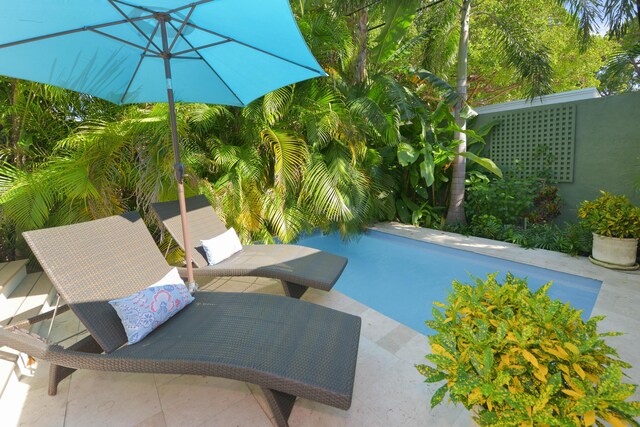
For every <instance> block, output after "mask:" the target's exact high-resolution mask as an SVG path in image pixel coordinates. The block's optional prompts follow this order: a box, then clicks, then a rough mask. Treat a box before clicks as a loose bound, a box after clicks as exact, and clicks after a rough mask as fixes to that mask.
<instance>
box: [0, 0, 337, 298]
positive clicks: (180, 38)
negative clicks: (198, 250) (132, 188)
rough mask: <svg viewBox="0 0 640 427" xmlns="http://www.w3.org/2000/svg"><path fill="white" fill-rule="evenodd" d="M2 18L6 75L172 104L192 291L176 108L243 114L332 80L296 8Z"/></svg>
mask: <svg viewBox="0 0 640 427" xmlns="http://www.w3.org/2000/svg"><path fill="white" fill-rule="evenodd" d="M2 6H3V13H2V14H0V28H2V31H0V74H2V75H5V76H10V77H16V78H21V79H26V80H32V81H36V82H41V83H47V84H51V85H55V86H60V87H63V88H66V89H71V90H75V91H78V92H83V93H86V94H89V95H92V96H96V97H99V98H103V99H106V100H108V101H111V102H113V103H116V104H132V103H141V102H168V103H169V113H170V122H171V136H172V140H173V150H174V157H175V160H176V165H175V170H176V180H177V182H178V200H179V202H180V203H179V204H180V213H181V216H182V232H183V237H184V244H185V259H186V260H187V272H188V274H187V275H188V278H187V279H188V283H189V285H190V288H191V289H195V288H196V286H195V284H194V280H193V270H192V264H191V244H190V242H189V233H188V224H187V221H186V205H185V201H184V184H183V176H184V166H183V165H182V163H181V162H180V151H179V149H178V131H177V126H176V117H175V107H174V102H175V101H176V100H177V101H183V102H203V103H210V104H225V105H235V106H244V105H247V104H248V103H249V102H251V101H253V100H254V99H256V98H258V97H260V96H262V95H264V94H265V93H267V92H270V91H272V90H275V89H277V88H279V87H282V86H285V85H288V84H291V83H295V82H298V81H301V80H306V79H309V78H313V77H319V76H324V75H326V74H325V72H324V71H323V70H322V68H321V67H320V65H318V63H317V61H316V60H315V58H314V57H313V55H312V54H311V52H310V51H309V48H308V47H307V45H306V44H305V42H304V39H303V38H302V35H301V34H300V31H299V29H298V27H297V25H296V22H295V19H294V17H293V14H292V12H291V7H290V5H289V2H288V0H201V1H196V2H184V1H180V0H164V1H160V0H156V1H148V0H136V1H135V2H134V3H131V2H126V1H121V0H58V1H52V0H18V1H13V2H8V3H7V4H3V5H2Z"/></svg>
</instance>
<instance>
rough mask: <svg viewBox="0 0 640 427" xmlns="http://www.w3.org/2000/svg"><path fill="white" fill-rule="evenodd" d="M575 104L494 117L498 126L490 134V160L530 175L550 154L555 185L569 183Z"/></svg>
mask: <svg viewBox="0 0 640 427" xmlns="http://www.w3.org/2000/svg"><path fill="white" fill-rule="evenodd" d="M575 115H576V108H575V105H559V106H552V107H546V108H543V109H530V110H519V111H509V112H503V113H499V114H497V115H496V116H495V118H496V119H498V120H499V125H497V126H496V127H494V128H493V130H492V132H491V144H490V147H491V150H490V151H491V159H492V160H493V161H494V162H496V163H497V164H498V166H500V167H503V168H508V169H510V170H518V168H516V164H517V163H518V162H522V164H523V165H524V167H523V168H522V173H521V175H523V176H530V175H533V174H535V173H536V172H538V171H541V170H543V169H544V167H545V166H546V165H548V164H549V163H547V161H546V160H545V159H544V157H545V156H544V155H541V153H542V152H546V153H547V155H550V157H551V159H552V161H551V170H552V172H553V176H554V178H555V179H556V181H557V182H573V156H574V152H575V122H576V120H575Z"/></svg>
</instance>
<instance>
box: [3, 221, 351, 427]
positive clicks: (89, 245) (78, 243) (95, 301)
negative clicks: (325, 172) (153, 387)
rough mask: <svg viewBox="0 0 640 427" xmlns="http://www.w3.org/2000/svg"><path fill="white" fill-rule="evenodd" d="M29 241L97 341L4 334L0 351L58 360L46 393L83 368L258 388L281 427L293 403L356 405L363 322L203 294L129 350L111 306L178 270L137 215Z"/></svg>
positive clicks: (258, 299) (318, 310) (285, 304)
mask: <svg viewBox="0 0 640 427" xmlns="http://www.w3.org/2000/svg"><path fill="white" fill-rule="evenodd" d="M24 237H25V239H26V240H27V242H28V243H29V246H30V247H31V249H32V250H33V252H34V254H35V255H36V257H37V259H38V261H39V262H40V264H41V265H42V266H43V268H44V270H45V272H46V273H47V275H48V276H49V278H50V279H51V281H52V282H53V284H54V285H55V287H56V288H57V290H58V292H59V293H60V295H61V296H62V298H63V299H64V300H65V301H66V303H67V304H68V306H69V307H70V309H71V310H73V312H74V313H75V314H76V315H77V316H78V318H79V319H80V321H81V322H82V323H83V324H84V325H85V327H86V328H87V330H88V332H89V333H90V335H89V336H87V337H86V338H84V339H82V340H81V341H79V342H78V343H76V344H74V345H72V346H70V347H69V348H62V347H61V346H59V345H55V344H46V343H45V342H43V341H41V340H39V339H37V338H34V337H33V336H32V335H30V334H28V333H27V332H25V331H24V330H23V329H18V328H15V327H14V328H12V327H8V328H7V329H2V328H0V346H3V345H7V346H9V347H12V348H14V349H16V350H18V351H22V352H25V353H28V354H29V355H31V356H33V357H35V358H36V359H38V358H39V359H42V360H46V361H49V362H51V371H50V381H49V394H52V395H53V394H55V393H56V391H57V384H58V383H59V382H60V381H61V380H63V379H64V378H66V377H67V376H69V375H70V374H71V373H72V372H73V371H75V370H76V369H93V370H103V371H118V372H149V373H173V374H192V375H210V376H216V377H224V378H230V379H235V380H239V381H245V382H250V383H254V384H256V385H258V386H260V387H262V390H263V391H264V394H265V395H266V397H267V400H268V402H269V404H270V406H271V409H272V411H273V414H274V416H275V419H276V420H277V423H278V425H281V426H286V425H287V424H288V421H287V420H288V417H289V414H290V412H291V410H292V408H293V404H294V402H295V400H296V397H302V398H306V399H310V400H314V401H317V402H320V403H324V404H327V405H330V406H334V407H336V408H340V409H348V408H349V407H350V405H351V397H352V392H353V380H354V375H355V366H356V359H357V352H358V342H359V335H360V318H358V317H356V316H352V315H349V314H346V313H342V312H339V311H336V310H332V309H329V308H326V307H321V306H318V305H315V304H311V303H308V302H305V301H299V300H295V299H291V298H285V297H281V296H275V295H264V294H251V293H249V294H242V293H224V292H197V293H196V294H195V295H194V296H195V301H194V302H193V303H191V304H190V305H188V306H187V307H185V308H184V309H183V310H182V311H181V312H179V313H178V314H176V315H175V316H174V317H173V318H171V319H170V320H169V321H167V322H166V323H165V324H163V325H161V326H160V327H158V328H157V329H156V330H155V331H153V332H152V333H151V334H149V335H148V336H147V337H146V338H144V339H143V340H142V341H141V342H140V343H138V344H134V345H124V344H125V343H126V341H127V337H126V335H125V332H124V328H123V327H122V324H121V323H120V319H119V318H118V317H117V315H116V312H115V310H113V308H112V307H111V306H110V305H109V304H108V302H107V301H109V300H111V299H114V298H120V297H124V296H127V295H130V294H132V293H134V292H137V291H139V290H141V289H143V288H145V287H147V286H148V285H150V284H152V283H154V282H155V281H157V280H159V279H160V278H161V277H163V276H164V275H165V274H166V273H167V272H168V271H169V270H170V268H171V267H170V266H169V265H168V264H167V263H166V261H165V260H164V258H163V256H162V254H161V253H160V251H159V250H158V248H157V247H156V245H155V243H154V241H153V238H152V237H151V235H150V234H149V232H148V230H147V228H146V227H145V225H144V223H143V221H142V220H141V219H140V216H139V215H138V214H137V213H128V214H124V215H120V216H114V217H109V218H104V219H100V220H96V221H91V222H86V223H81V224H75V225H70V226H64V227H57V228H51V229H45V230H37V231H31V232H27V233H24ZM38 317H39V318H43V317H46V316H38ZM36 320H39V319H36Z"/></svg>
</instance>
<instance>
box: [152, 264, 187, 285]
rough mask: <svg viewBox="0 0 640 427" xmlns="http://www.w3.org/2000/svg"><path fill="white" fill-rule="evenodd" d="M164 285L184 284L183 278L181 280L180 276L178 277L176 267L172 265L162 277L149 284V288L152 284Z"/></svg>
mask: <svg viewBox="0 0 640 427" xmlns="http://www.w3.org/2000/svg"><path fill="white" fill-rule="evenodd" d="M164 285H184V280H182V277H180V274H179V273H178V268H177V267H173V268H172V269H171V271H169V272H168V273H167V274H165V275H164V277H163V278H162V279H160V280H158V281H157V282H156V283H154V284H153V285H151V286H149V288H151V287H153V286H164Z"/></svg>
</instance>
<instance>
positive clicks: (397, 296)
mask: <svg viewBox="0 0 640 427" xmlns="http://www.w3.org/2000/svg"><path fill="white" fill-rule="evenodd" d="M298 244H301V245H304V246H310V247H313V248H317V249H321V250H324V251H328V252H332V253H335V254H338V255H342V256H345V257H347V258H349V263H348V264H347V268H346V269H345V271H344V273H343V274H342V276H341V277H340V279H339V280H338V282H337V283H336V285H335V288H334V289H337V290H339V291H340V292H342V293H344V294H346V295H348V296H350V297H351V298H353V299H355V300H357V301H360V302H362V303H363V304H366V305H368V306H369V307H371V308H373V309H375V310H377V311H379V312H381V313H383V314H385V315H387V316H389V317H391V318H393V319H395V320H397V321H398V322H400V323H403V324H405V325H407V326H409V327H410V328H413V329H415V330H416V331H418V332H421V333H424V334H430V333H432V330H431V329H429V328H427V326H426V325H425V324H424V321H425V320H429V319H431V318H432V317H431V309H432V307H433V302H434V301H440V302H445V300H446V297H447V293H448V291H449V290H450V289H451V282H452V281H453V280H454V279H457V280H458V281H460V282H463V283H469V282H470V280H471V279H470V277H469V275H470V274H471V275H473V276H476V277H482V278H486V276H487V274H489V273H495V272H499V275H498V276H499V277H500V278H501V279H504V277H505V276H506V274H507V272H511V273H512V274H513V275H515V276H518V277H526V278H527V279H528V281H527V282H528V284H529V287H530V288H531V289H532V290H536V289H538V288H539V287H540V286H542V285H544V284H545V283H547V282H549V281H553V285H551V288H550V289H549V292H548V295H549V296H550V297H551V298H552V299H556V298H557V299H560V300H562V301H568V302H570V303H571V304H572V305H573V306H574V307H575V308H577V309H580V310H583V313H582V317H583V318H584V319H585V320H586V319H588V318H589V316H590V315H591V311H592V309H593V306H594V304H595V302H596V297H597V296H598V292H599V291H600V286H601V285H602V282H600V281H598V280H593V279H588V278H584V277H580V276H574V275H572V274H566V273H560V272H557V271H553V270H547V269H544V268H539V267H533V266H530V265H525V264H520V263H517V262H512V261H507V260H503V259H499V258H494V257H490V256H485V255H479V254H476V253H472V252H468V251H462V250H459V249H453V248H448V247H445V246H440V245H435V244H431V243H426V242H421V241H417V240H413V239H408V238H404V237H399V236H394V235H391V234H388V233H382V232H379V231H368V232H367V233H365V234H364V235H362V237H360V238H358V239H357V240H355V241H351V242H349V243H345V242H343V241H342V240H341V239H340V238H339V236H337V235H326V236H322V235H313V236H309V237H305V238H303V239H301V240H300V241H299V242H298Z"/></svg>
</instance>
